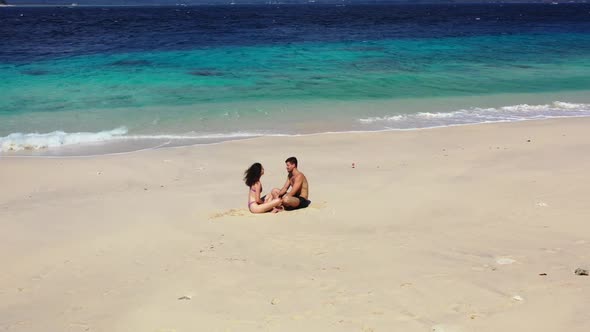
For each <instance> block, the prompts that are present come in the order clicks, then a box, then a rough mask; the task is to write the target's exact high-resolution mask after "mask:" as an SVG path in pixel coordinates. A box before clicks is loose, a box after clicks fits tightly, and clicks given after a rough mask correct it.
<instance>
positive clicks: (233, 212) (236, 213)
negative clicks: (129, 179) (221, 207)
mask: <svg viewBox="0 0 590 332" xmlns="http://www.w3.org/2000/svg"><path fill="white" fill-rule="evenodd" d="M247 215H250V211H248V210H246V209H230V210H227V211H224V212H219V213H215V214H213V215H211V216H210V217H209V220H211V219H218V218H223V217H227V216H229V217H243V216H247Z"/></svg>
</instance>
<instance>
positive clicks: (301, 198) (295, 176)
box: [244, 157, 311, 213]
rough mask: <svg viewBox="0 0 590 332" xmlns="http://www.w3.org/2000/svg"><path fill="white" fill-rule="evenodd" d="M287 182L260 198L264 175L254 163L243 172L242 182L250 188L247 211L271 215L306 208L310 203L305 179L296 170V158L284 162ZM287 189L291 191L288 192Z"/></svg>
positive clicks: (262, 170) (260, 167) (262, 168)
mask: <svg viewBox="0 0 590 332" xmlns="http://www.w3.org/2000/svg"><path fill="white" fill-rule="evenodd" d="M285 164H286V168H287V172H288V173H289V174H288V175H287V181H286V182H285V185H284V186H283V188H282V189H278V188H274V189H273V190H272V191H271V192H270V194H268V195H265V196H262V197H261V193H262V184H261V183H260V178H261V177H262V175H263V174H264V167H262V165H261V164H260V163H254V164H252V166H250V168H248V169H247V170H246V172H244V182H246V185H247V186H248V187H250V191H249V192H248V209H250V212H252V213H265V212H269V211H272V212H273V213H276V212H279V211H282V210H283V209H285V210H295V209H303V208H306V207H307V206H308V205H309V204H310V203H311V201H309V200H308V198H309V189H308V185H307V178H306V177H305V175H304V174H303V173H301V172H300V171H299V170H298V169H297V158H295V157H290V158H287V160H285ZM289 188H291V190H290V191H289Z"/></svg>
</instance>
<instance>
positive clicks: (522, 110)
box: [359, 101, 590, 129]
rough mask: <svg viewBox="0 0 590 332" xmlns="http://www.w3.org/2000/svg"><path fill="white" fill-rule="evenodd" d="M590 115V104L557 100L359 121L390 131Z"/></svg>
mask: <svg viewBox="0 0 590 332" xmlns="http://www.w3.org/2000/svg"><path fill="white" fill-rule="evenodd" d="M575 116H590V104H577V103H567V102H561V101H555V102H553V103H551V104H542V105H529V104H519V105H511V106H504V107H498V108H493V107H491V108H480V107H473V108H469V109H461V110H457V111H451V112H421V113H415V114H401V115H391V116H376V117H368V118H362V119H359V122H360V123H361V124H367V125H370V124H382V125H386V126H387V128H400V129H403V128H427V127H434V126H445V125H456V124H470V123H486V122H504V121H520V120H533V119H550V118H557V117H575Z"/></svg>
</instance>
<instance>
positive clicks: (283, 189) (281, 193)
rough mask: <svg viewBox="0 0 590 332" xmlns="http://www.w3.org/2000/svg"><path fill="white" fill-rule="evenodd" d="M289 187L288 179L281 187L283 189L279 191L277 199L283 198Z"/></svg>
mask: <svg viewBox="0 0 590 332" xmlns="http://www.w3.org/2000/svg"><path fill="white" fill-rule="evenodd" d="M290 186H291V182H289V179H287V181H286V182H285V185H283V188H282V189H281V191H279V197H283V196H284V195H285V194H286V193H287V190H289V187H290Z"/></svg>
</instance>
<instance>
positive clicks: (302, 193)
mask: <svg viewBox="0 0 590 332" xmlns="http://www.w3.org/2000/svg"><path fill="white" fill-rule="evenodd" d="M285 165H286V168H287V172H288V173H289V174H288V176H287V182H285V185H284V186H283V188H282V189H281V190H280V191H278V197H280V198H282V200H283V207H284V208H285V210H296V209H303V208H306V207H308V206H309V204H310V203H311V201H310V200H309V199H308V198H309V186H308V185H307V178H306V177H305V174H303V173H301V172H300V171H299V170H298V169H297V158H295V157H289V158H287V160H285ZM289 187H290V188H291V190H290V191H289V192H287V191H288V190H289ZM277 190H279V189H278V188H275V189H274V190H273V193H276V191H277Z"/></svg>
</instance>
